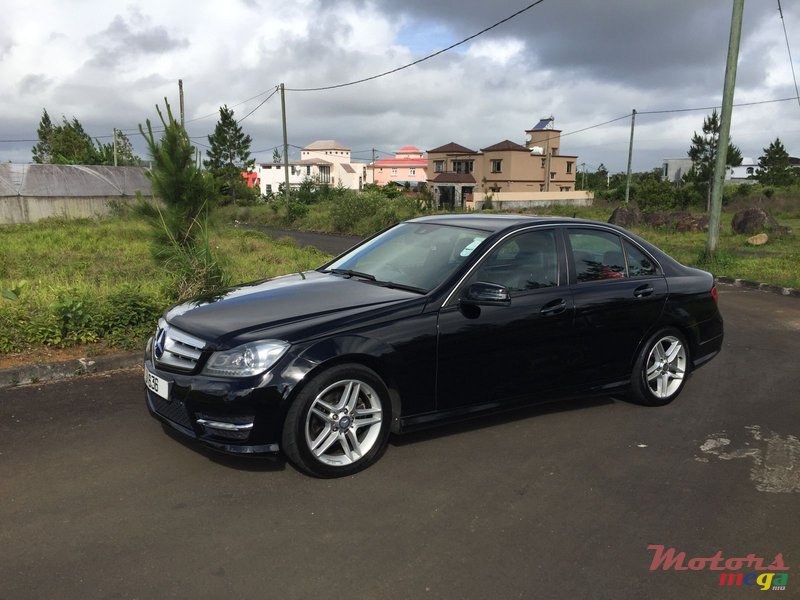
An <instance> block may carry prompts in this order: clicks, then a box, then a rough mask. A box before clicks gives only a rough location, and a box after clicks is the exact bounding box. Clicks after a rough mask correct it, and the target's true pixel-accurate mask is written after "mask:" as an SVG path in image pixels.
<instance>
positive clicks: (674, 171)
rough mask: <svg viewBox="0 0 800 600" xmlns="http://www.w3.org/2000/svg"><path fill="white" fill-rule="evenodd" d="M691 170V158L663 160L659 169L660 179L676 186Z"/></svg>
mask: <svg viewBox="0 0 800 600" xmlns="http://www.w3.org/2000/svg"><path fill="white" fill-rule="evenodd" d="M691 170H692V159H691V158H665V159H664V160H663V164H662V167H661V179H663V180H664V181H669V182H670V183H672V184H674V185H678V184H680V182H681V181H682V180H683V177H684V176H685V175H686V174H687V173H689V171H691Z"/></svg>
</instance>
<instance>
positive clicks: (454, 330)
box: [145, 215, 723, 477]
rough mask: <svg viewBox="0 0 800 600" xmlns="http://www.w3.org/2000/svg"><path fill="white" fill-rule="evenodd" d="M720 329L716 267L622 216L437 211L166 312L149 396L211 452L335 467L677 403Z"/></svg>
mask: <svg viewBox="0 0 800 600" xmlns="http://www.w3.org/2000/svg"><path fill="white" fill-rule="evenodd" d="M722 336H723V327H722V317H721V316H720V313H719V310H718V308H717V293H716V289H715V287H714V280H713V278H712V276H711V275H710V274H709V273H706V272H704V271H700V270H697V269H693V268H689V267H686V266H683V265H681V264H680V263H678V262H676V261H675V260H673V259H672V258H670V257H669V256H667V255H666V254H664V253H663V252H661V251H660V250H658V249H657V248H655V247H654V246H652V245H651V244H649V243H647V242H646V241H644V240H642V239H640V238H639V237H637V236H635V235H633V234H631V233H629V232H627V231H625V230H623V229H621V228H619V227H615V226H612V225H607V224H603V223H595V222H592V221H583V220H577V219H561V218H543V217H525V216H481V215H448V216H434V217H424V218H419V219H413V220H411V221H406V222H404V223H400V224H398V225H396V226H394V227H391V228H389V229H387V230H385V231H383V232H381V233H380V234H378V235H376V236H374V237H372V238H370V239H368V240H366V241H365V242H363V243H361V244H360V245H358V246H356V247H354V248H352V249H351V250H349V251H348V252H346V253H345V254H342V255H341V256H339V257H337V258H335V259H334V260H332V261H330V262H329V263H327V264H325V265H323V266H322V267H320V268H319V269H317V270H315V271H308V272H304V273H294V274H291V275H285V276H282V277H277V278H274V279H269V280H266V281H261V282H256V283H251V284H246V285H242V286H239V287H236V288H234V289H230V290H227V291H225V292H222V293H220V294H218V295H215V296H212V297H207V298H198V299H196V300H194V301H191V302H186V303H183V304H179V305H176V306H173V307H172V308H170V309H169V310H167V311H166V312H165V313H164V316H163V318H162V319H161V320H160V321H159V324H158V328H157V330H156V333H155V335H154V336H153V337H152V338H151V339H150V340H149V341H148V343H147V347H146V350H145V384H146V387H147V391H146V394H147V404H148V407H149V409H150V411H151V413H152V414H153V415H154V416H156V417H158V418H159V419H161V420H162V421H163V422H164V423H166V424H167V425H169V426H171V427H173V428H174V429H176V430H178V431H179V432H181V433H183V434H185V435H186V436H188V437H191V438H195V439H197V440H199V441H200V442H202V443H204V444H206V445H208V446H211V447H213V448H216V449H219V450H222V451H226V452H233V453H278V452H281V451H282V452H283V453H284V454H285V456H286V457H287V458H288V459H289V460H290V461H291V462H292V463H293V464H294V465H296V466H297V467H298V468H300V469H302V470H304V471H306V472H308V473H310V474H313V475H316V476H320V477H337V476H342V475H349V474H352V473H355V472H357V471H359V470H361V469H364V468H366V467H367V466H369V465H370V464H372V463H374V462H375V461H376V460H377V459H378V458H379V457H380V455H381V453H382V452H383V450H384V449H385V447H386V444H387V441H388V438H389V434H390V432H394V433H402V432H406V431H411V430H414V429H418V428H422V427H427V426H431V425H434V424H437V423H442V422H446V421H452V420H455V419H461V418H465V417H468V416H474V415H478V414H481V413H485V412H488V411H494V410H499V409H506V408H510V407H514V406H519V405H525V404H529V403H534V402H545V401H551V400H556V399H563V398H575V397H580V396H586V395H590V394H600V395H611V394H618V393H622V392H624V393H627V394H628V395H629V397H630V398H631V399H633V400H634V401H636V402H639V403H641V404H645V405H650V406H656V405H663V404H666V403H668V402H670V401H671V400H673V399H674V398H675V397H676V396H677V395H678V394H679V393H680V391H681V389H682V388H683V386H684V384H685V383H686V379H687V376H688V375H689V374H690V373H691V371H692V370H693V369H696V368H698V367H700V366H701V365H703V364H705V363H706V362H708V361H709V360H710V359H711V358H713V357H714V356H715V355H716V354H717V353H718V352H719V351H720V348H721V346H722Z"/></svg>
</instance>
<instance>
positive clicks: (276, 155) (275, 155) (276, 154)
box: [272, 148, 283, 165]
mask: <svg viewBox="0 0 800 600" xmlns="http://www.w3.org/2000/svg"><path fill="white" fill-rule="evenodd" d="M272 162H273V163H275V164H276V165H279V164H281V163H283V157H282V156H281V153H280V151H279V150H278V149H277V148H275V150H273V151H272Z"/></svg>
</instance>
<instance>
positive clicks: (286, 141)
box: [281, 84, 289, 209]
mask: <svg viewBox="0 0 800 600" xmlns="http://www.w3.org/2000/svg"><path fill="white" fill-rule="evenodd" d="M281 119H282V121H283V179H284V184H283V185H284V186H285V187H284V190H283V193H284V194H286V208H287V209H288V208H289V137H288V136H287V135H286V96H285V90H284V85H283V84H281Z"/></svg>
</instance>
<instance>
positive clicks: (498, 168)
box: [492, 158, 503, 173]
mask: <svg viewBox="0 0 800 600" xmlns="http://www.w3.org/2000/svg"><path fill="white" fill-rule="evenodd" d="M502 172H503V161H502V159H499V158H493V159H492V173H502Z"/></svg>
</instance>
